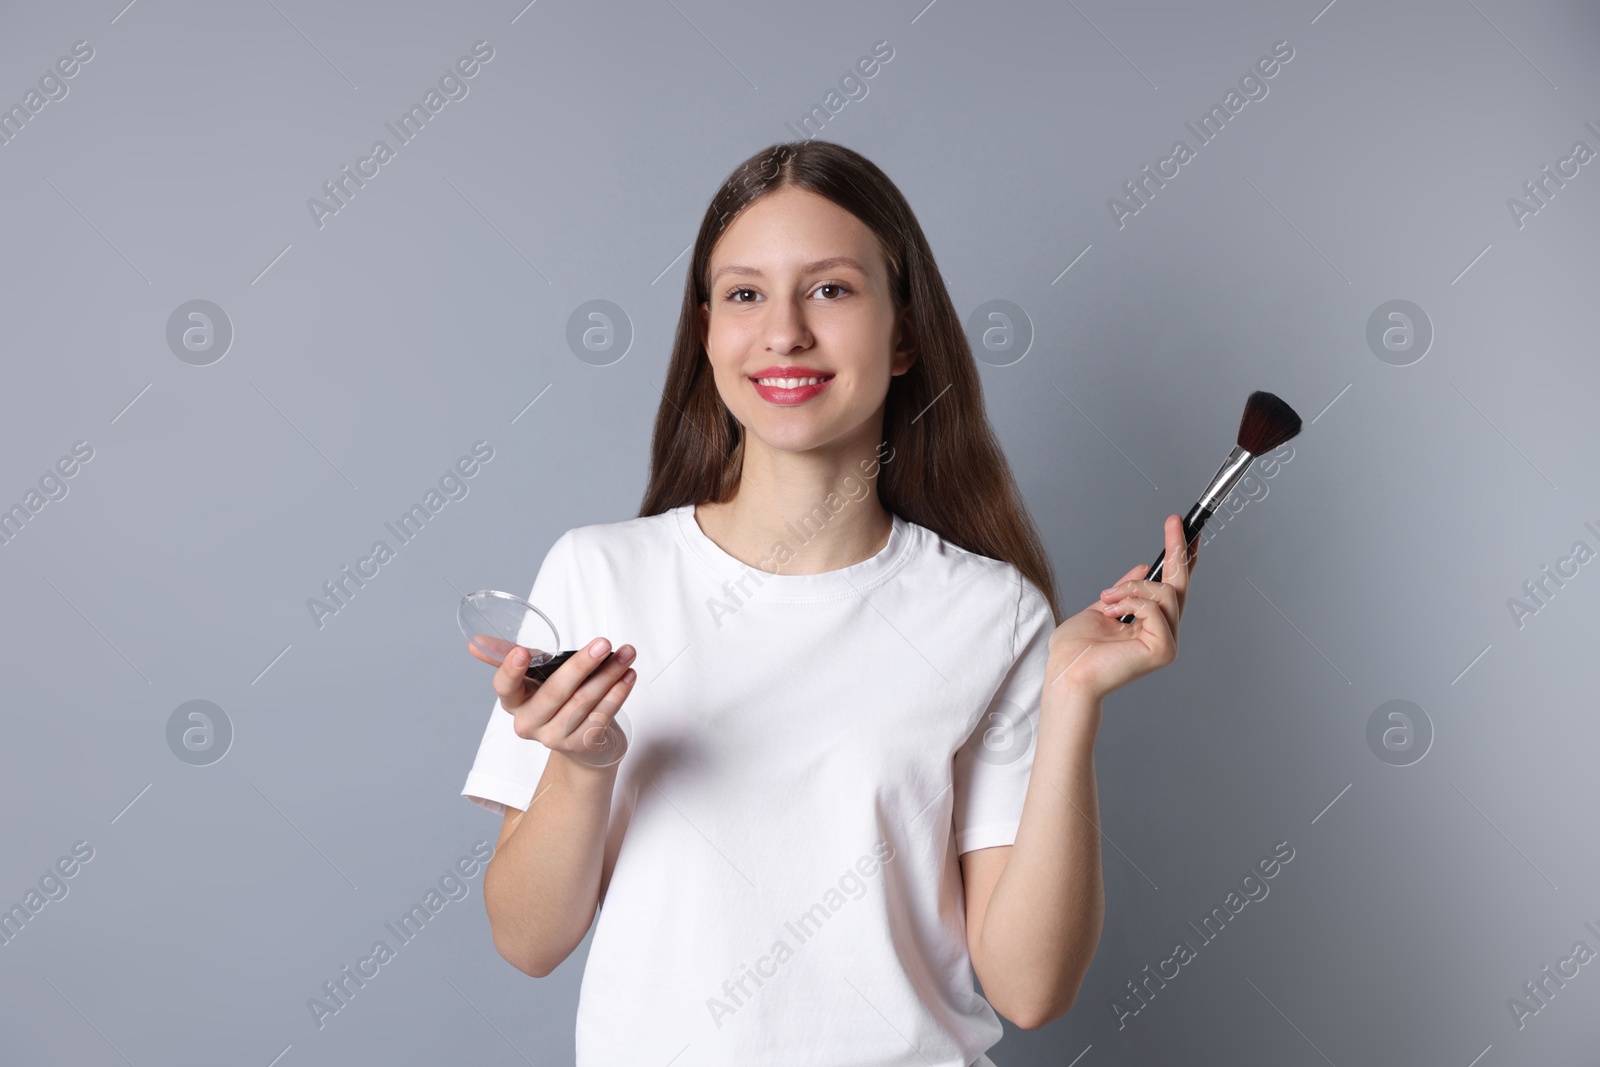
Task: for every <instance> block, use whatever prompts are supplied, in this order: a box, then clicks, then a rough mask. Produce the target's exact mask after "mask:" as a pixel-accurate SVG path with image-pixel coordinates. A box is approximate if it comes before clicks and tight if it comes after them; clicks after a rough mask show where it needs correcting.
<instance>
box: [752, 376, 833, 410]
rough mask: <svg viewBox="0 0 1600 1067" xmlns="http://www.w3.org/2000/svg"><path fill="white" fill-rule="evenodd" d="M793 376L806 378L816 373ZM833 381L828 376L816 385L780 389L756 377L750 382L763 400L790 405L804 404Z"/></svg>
mask: <svg viewBox="0 0 1600 1067" xmlns="http://www.w3.org/2000/svg"><path fill="white" fill-rule="evenodd" d="M763 377H766V375H763ZM772 377H774V378H777V377H785V375H776V374H774V375H772ZM792 377H795V378H804V377H815V375H803V374H795V375H792ZM832 381H833V379H832V378H828V379H826V380H824V381H820V382H818V383H817V384H816V385H802V386H800V387H798V388H796V389H779V388H777V387H776V386H771V385H762V384H761V383H760V382H758V381H755V380H754V379H751V382H750V384H751V385H753V386H755V387H756V393H757V395H759V396H760V397H761V399H762V400H765V401H767V402H768V403H769V404H783V405H785V406H788V405H793V404H804V403H805V402H806V401H807V400H810V399H811V398H812V397H814V396H816V395H817V394H819V393H821V392H822V391H823V390H824V389H826V388H827V387H828V384H829V382H832Z"/></svg>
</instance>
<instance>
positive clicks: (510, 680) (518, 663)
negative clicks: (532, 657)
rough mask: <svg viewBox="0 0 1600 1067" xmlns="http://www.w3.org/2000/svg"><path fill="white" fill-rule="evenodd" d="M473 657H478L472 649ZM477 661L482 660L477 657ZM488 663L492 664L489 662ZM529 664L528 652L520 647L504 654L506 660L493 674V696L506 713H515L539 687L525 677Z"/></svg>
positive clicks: (536, 683) (480, 657) (479, 656)
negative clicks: (497, 699) (498, 700)
mask: <svg viewBox="0 0 1600 1067" xmlns="http://www.w3.org/2000/svg"><path fill="white" fill-rule="evenodd" d="M473 655H478V651H477V649H473ZM478 658H479V659H483V657H482V656H481V655H478ZM488 662H491V663H492V662H494V661H493V660H489V661H488ZM528 663H529V655H528V650H527V649H525V648H522V647H520V646H518V647H516V648H513V649H512V650H511V651H510V652H507V653H506V658H505V661H504V662H503V663H501V664H500V669H499V670H497V671H495V672H494V678H493V680H492V684H493V685H494V691H495V695H496V696H498V697H499V698H500V706H501V707H502V708H505V709H506V710H507V711H516V710H517V709H518V708H520V707H521V706H522V705H523V704H524V703H525V702H526V701H527V699H528V697H529V696H530V695H531V694H532V693H533V691H534V690H535V689H537V688H538V687H539V683H538V682H536V681H532V680H530V679H529V678H528V677H527V674H526V672H527V668H528Z"/></svg>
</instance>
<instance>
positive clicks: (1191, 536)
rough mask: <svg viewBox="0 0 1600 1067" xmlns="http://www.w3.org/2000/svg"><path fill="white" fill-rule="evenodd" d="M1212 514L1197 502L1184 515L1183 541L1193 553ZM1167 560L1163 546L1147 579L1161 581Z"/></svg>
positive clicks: (1129, 618) (1129, 617)
mask: <svg viewBox="0 0 1600 1067" xmlns="http://www.w3.org/2000/svg"><path fill="white" fill-rule="evenodd" d="M1211 514H1212V513H1211V512H1210V511H1209V510H1207V509H1206V508H1204V507H1202V506H1201V505H1200V504H1198V503H1197V504H1195V506H1194V507H1192V508H1190V509H1189V514H1187V515H1185V516H1184V517H1183V543H1184V545H1185V547H1187V548H1188V549H1190V550H1191V555H1192V553H1193V549H1194V542H1195V538H1197V537H1199V536H1200V528H1201V527H1202V526H1204V525H1205V524H1206V520H1207V519H1209V518H1210V517H1211ZM1166 561H1167V550H1166V549H1164V548H1163V549H1162V550H1161V554H1160V555H1159V556H1157V557H1156V561H1155V562H1154V563H1152V564H1150V570H1149V572H1148V573H1147V574H1145V576H1144V577H1145V581H1147V582H1159V581H1160V580H1161V568H1162V566H1163V565H1164V564H1165V563H1166ZM1133 619H1134V617H1133V616H1132V615H1123V616H1121V617H1120V618H1118V619H1117V621H1118V622H1132V621H1133Z"/></svg>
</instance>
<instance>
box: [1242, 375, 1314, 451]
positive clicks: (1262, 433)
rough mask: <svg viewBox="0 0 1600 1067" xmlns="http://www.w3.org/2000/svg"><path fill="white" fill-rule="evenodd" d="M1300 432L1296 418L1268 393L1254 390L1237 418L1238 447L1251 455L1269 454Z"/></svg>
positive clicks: (1286, 407)
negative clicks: (1242, 413) (1240, 416)
mask: <svg viewBox="0 0 1600 1067" xmlns="http://www.w3.org/2000/svg"><path fill="white" fill-rule="evenodd" d="M1299 432H1300V416H1299V415H1297V414H1295V410H1294V408H1292V407H1290V406H1289V405H1288V404H1285V403H1284V402H1283V401H1282V400H1280V399H1278V398H1277V397H1275V396H1273V395H1272V394H1271V393H1264V392H1262V391H1261V390H1259V389H1258V390H1256V391H1255V392H1253V393H1251V394H1250V399H1248V400H1246V401H1245V402H1244V416H1243V417H1242V418H1240V419H1239V447H1240V448H1242V449H1244V450H1245V451H1246V452H1248V453H1250V454H1251V455H1252V456H1259V455H1262V454H1263V453H1266V452H1271V451H1272V450H1273V449H1274V448H1277V447H1278V446H1279V445H1281V444H1283V443H1284V442H1285V441H1287V440H1289V438H1291V437H1293V436H1294V435H1295V434H1297V433H1299Z"/></svg>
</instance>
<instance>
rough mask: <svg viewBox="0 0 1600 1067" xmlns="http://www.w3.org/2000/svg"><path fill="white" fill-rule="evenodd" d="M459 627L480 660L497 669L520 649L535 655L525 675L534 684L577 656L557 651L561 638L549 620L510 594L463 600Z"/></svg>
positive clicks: (482, 593) (488, 592) (486, 593)
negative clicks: (512, 652) (507, 657)
mask: <svg viewBox="0 0 1600 1067" xmlns="http://www.w3.org/2000/svg"><path fill="white" fill-rule="evenodd" d="M456 623H457V624H458V625H459V626H460V627H461V632H462V633H463V634H465V635H466V638H467V641H468V643H469V644H471V646H472V648H473V649H474V650H475V651H476V652H477V653H478V655H479V658H480V659H482V660H484V661H486V662H488V663H492V664H494V665H495V666H496V667H498V666H500V664H502V663H504V662H505V658H506V656H508V655H509V654H510V653H511V650H512V649H513V648H516V647H517V646H518V645H520V646H522V647H523V648H525V649H527V650H528V651H529V652H531V653H532V654H533V658H532V659H531V660H530V661H529V663H528V669H527V670H526V671H524V672H523V673H524V674H525V675H526V676H527V677H528V678H529V679H531V680H534V681H540V682H542V681H544V680H545V679H546V678H549V677H550V675H551V674H553V673H555V670H556V668H557V667H559V666H561V665H562V664H563V663H565V662H567V660H569V659H571V658H572V656H573V655H574V654H575V652H574V651H567V652H562V651H557V650H559V649H560V648H561V636H560V635H559V634H558V633H557V632H556V626H555V623H553V622H551V621H550V618H549V616H547V615H545V613H544V612H542V611H540V610H539V609H538V608H536V607H534V606H533V605H532V604H530V603H528V602H527V601H526V600H523V599H522V598H521V597H519V596H514V595H513V594H511V593H502V592H500V591H499V590H498V589H480V590H478V591H477V592H476V593H468V594H467V595H466V596H464V597H462V598H461V603H460V605H458V606H457V608H456Z"/></svg>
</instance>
